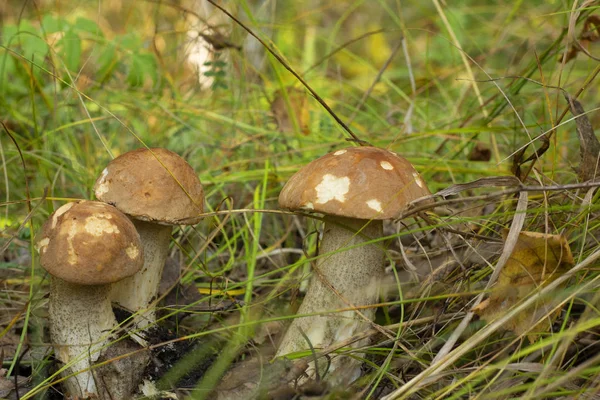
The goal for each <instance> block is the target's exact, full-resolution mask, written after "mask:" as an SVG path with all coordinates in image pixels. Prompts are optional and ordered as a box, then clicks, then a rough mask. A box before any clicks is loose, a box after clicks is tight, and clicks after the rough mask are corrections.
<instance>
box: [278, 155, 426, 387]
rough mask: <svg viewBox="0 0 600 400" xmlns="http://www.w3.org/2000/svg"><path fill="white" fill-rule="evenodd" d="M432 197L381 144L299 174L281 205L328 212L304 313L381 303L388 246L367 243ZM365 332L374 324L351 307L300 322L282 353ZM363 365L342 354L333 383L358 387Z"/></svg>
mask: <svg viewBox="0 0 600 400" xmlns="http://www.w3.org/2000/svg"><path fill="white" fill-rule="evenodd" d="M429 194H430V192H429V190H428V189H427V187H426V185H425V183H424V182H423V180H422V179H421V177H420V176H419V174H418V172H417V171H416V170H415V169H414V167H413V166H412V165H411V163H410V162H408V161H407V160H406V159H404V158H402V157H400V156H399V155H397V154H396V153H394V152H392V151H388V150H383V149H379V148H375V147H356V148H346V149H342V150H338V151H335V152H333V153H329V154H326V155H325V156H323V157H321V158H318V159H317V160H314V161H312V162H311V163H309V164H308V165H306V166H305V167H304V168H302V169H301V170H300V171H298V172H297V173H296V174H295V175H293V176H292V177H291V178H290V180H289V181H288V182H287V183H286V184H285V186H284V188H283V190H282V191H281V193H280V195H279V205H280V207H282V208H284V209H289V210H304V211H308V212H314V213H320V214H324V221H325V224H324V227H323V237H322V240H321V244H320V248H319V253H320V254H321V256H320V257H319V258H318V260H317V269H318V271H317V273H316V274H315V275H314V276H313V277H312V279H311V282H310V284H309V287H308V290H307V292H306V296H305V297H304V300H303V302H302V304H301V305H300V309H299V310H298V314H302V315H304V314H315V313H325V312H329V311H331V310H335V309H340V308H348V307H349V306H350V305H351V306H356V307H361V306H368V305H372V304H375V303H376V301H377V299H378V296H379V285H380V282H381V280H382V277H383V274H384V262H385V258H384V251H383V250H382V246H381V244H378V243H371V244H365V243H366V242H369V241H372V240H374V239H377V238H380V237H382V236H383V222H382V220H384V219H390V218H395V217H397V216H399V214H400V213H401V212H402V211H403V210H404V209H405V208H406V207H407V205H408V204H409V203H410V202H411V201H413V200H415V199H417V198H420V197H423V196H426V195H429ZM336 292H337V293H336ZM360 312H361V313H362V314H363V315H364V316H365V317H366V318H368V319H370V320H372V319H373V317H374V315H375V309H374V308H362V307H361V308H360ZM366 327H368V322H367V321H365V319H364V318H362V317H360V315H358V313H357V312H356V311H352V310H351V311H344V312H340V313H336V314H318V315H312V316H305V317H298V318H295V319H294V320H293V321H292V323H291V325H290V327H289V328H288V330H287V332H286V334H285V335H284V337H283V340H282V342H281V344H280V345H279V348H278V350H277V356H285V355H286V354H289V353H293V352H297V351H300V350H306V349H309V343H308V342H307V339H308V341H310V344H311V345H312V346H314V347H315V348H324V347H327V346H329V345H331V344H333V343H335V342H340V341H343V340H345V339H347V338H349V337H350V336H352V335H354V334H355V333H357V332H359V331H361V330H363V329H365V328H366ZM303 333H304V334H305V335H306V338H305V337H304V336H303ZM359 345H360V343H357V344H355V345H354V346H355V347H358V346H359ZM342 366H343V368H342ZM359 367H360V364H358V363H357V362H354V361H352V359H351V358H349V357H337V358H336V359H333V360H332V362H331V365H330V368H329V371H330V372H332V373H334V374H335V375H337V377H332V378H330V381H336V382H351V381H353V380H355V379H356V378H358V375H359V374H360V368H359ZM321 368H322V367H319V369H321Z"/></svg>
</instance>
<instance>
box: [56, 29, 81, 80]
mask: <svg viewBox="0 0 600 400" xmlns="http://www.w3.org/2000/svg"><path fill="white" fill-rule="evenodd" d="M59 44H60V46H61V47H62V51H61V52H60V55H61V56H62V57H63V59H64V61H65V64H66V66H67V68H68V69H69V71H71V72H75V71H77V70H79V64H80V60H81V39H80V38H79V36H78V35H77V34H76V33H75V32H73V30H71V29H70V30H68V31H67V32H65V35H64V36H63V37H62V39H61V40H60V42H59Z"/></svg>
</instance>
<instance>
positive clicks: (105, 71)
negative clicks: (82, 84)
mask: <svg viewBox="0 0 600 400" xmlns="http://www.w3.org/2000/svg"><path fill="white" fill-rule="evenodd" d="M118 62H119V59H118V58H117V50H116V47H115V45H114V44H112V43H111V44H109V45H108V46H106V47H105V48H104V49H103V50H102V53H100V56H99V57H98V59H97V61H96V65H97V68H98V70H97V78H96V79H97V80H98V82H100V83H103V82H104V81H106V80H107V79H108V78H109V77H110V74H111V73H112V71H113V69H114V68H115V67H116V66H117V63H118Z"/></svg>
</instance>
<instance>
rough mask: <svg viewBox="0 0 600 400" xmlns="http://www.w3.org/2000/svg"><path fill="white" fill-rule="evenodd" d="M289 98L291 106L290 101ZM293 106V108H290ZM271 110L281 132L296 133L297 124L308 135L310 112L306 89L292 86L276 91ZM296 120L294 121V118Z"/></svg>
mask: <svg viewBox="0 0 600 400" xmlns="http://www.w3.org/2000/svg"><path fill="white" fill-rule="evenodd" d="M286 96H287V99H288V100H289V106H288V101H287V100H286ZM290 106H291V110H290ZM271 112H272V113H273V116H274V117H275V121H276V122H277V127H278V128H279V130H280V131H281V132H284V133H294V132H295V131H296V125H295V124H297V126H298V129H299V130H300V132H302V133H303V134H304V135H308V134H309V133H310V131H309V123H310V113H309V109H308V99H307V95H306V93H305V92H304V91H302V90H298V89H295V88H292V87H288V88H286V89H285V91H284V89H281V90H278V91H277V92H275V98H274V99H273V102H272V103H271ZM293 118H295V120H296V122H295V123H294V119H293Z"/></svg>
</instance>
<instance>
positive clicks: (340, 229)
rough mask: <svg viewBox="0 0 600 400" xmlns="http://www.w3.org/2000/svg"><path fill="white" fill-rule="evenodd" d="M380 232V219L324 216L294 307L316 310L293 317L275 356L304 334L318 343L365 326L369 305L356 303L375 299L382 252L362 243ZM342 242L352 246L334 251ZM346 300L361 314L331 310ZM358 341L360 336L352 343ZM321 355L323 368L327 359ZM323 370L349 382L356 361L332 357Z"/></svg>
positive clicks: (299, 343) (295, 346)
mask: <svg viewBox="0 0 600 400" xmlns="http://www.w3.org/2000/svg"><path fill="white" fill-rule="evenodd" d="M357 232H358V233H357ZM382 235H383V224H382V222H381V221H377V220H374V221H371V222H369V221H368V220H361V219H351V218H341V217H337V218H336V217H327V222H325V225H324V227H323V239H322V241H321V245H320V248H319V253H320V257H319V259H318V261H317V269H318V271H315V272H314V274H313V277H312V279H311V283H310V286H309V288H308V291H307V292H306V296H305V297H304V301H303V302H302V304H301V305H300V308H299V310H298V311H297V314H298V315H304V314H314V313H321V314H319V315H311V316H307V317H298V318H296V319H294V321H293V322H292V325H291V326H290V327H289V329H288V331H287V333H286V335H285V336H284V338H283V341H282V342H281V343H280V345H279V348H278V350H277V356H284V355H286V354H289V353H293V352H296V351H300V350H304V349H307V348H308V346H309V344H308V342H307V339H308V340H309V341H310V344H311V345H313V346H316V347H318V348H323V347H327V346H329V345H331V344H333V343H336V342H341V341H344V340H346V339H348V338H350V337H351V336H353V335H354V334H356V333H358V332H361V331H363V330H365V329H367V328H368V327H369V321H368V320H372V319H373V317H374V316H375V308H360V307H361V306H368V305H371V304H375V303H376V302H377V299H378V297H379V285H380V283H381V279H382V277H383V272H384V252H383V250H382V248H381V244H377V243H372V244H366V243H367V242H369V241H370V240H372V239H376V238H378V237H381V236H382ZM347 247H352V248H351V249H346V250H342V251H340V249H345V248H347ZM332 288H333V289H332ZM336 292H337V293H336ZM350 305H351V306H354V307H359V308H360V312H361V313H362V315H363V317H362V318H361V317H360V316H358V315H357V313H356V311H353V310H348V311H342V312H335V310H339V309H348V308H350ZM328 311H331V313H329V312H328ZM301 332H303V333H304V334H305V335H306V337H305V336H304V335H302V333H301ZM363 344H364V341H363V342H361V343H357V344H355V345H354V346H355V347H358V346H361V345H363ZM321 360H322V365H321V366H320V367H321V368H320V370H321V372H323V369H324V368H325V367H326V365H327V364H328V361H327V360H326V359H321ZM328 373H329V374H335V376H336V378H335V380H337V381H343V382H351V381H354V380H355V379H357V378H358V377H359V374H360V363H358V362H357V361H355V360H353V359H350V358H347V357H338V358H336V359H334V360H333V361H332V362H331V364H330V365H329V370H328Z"/></svg>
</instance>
